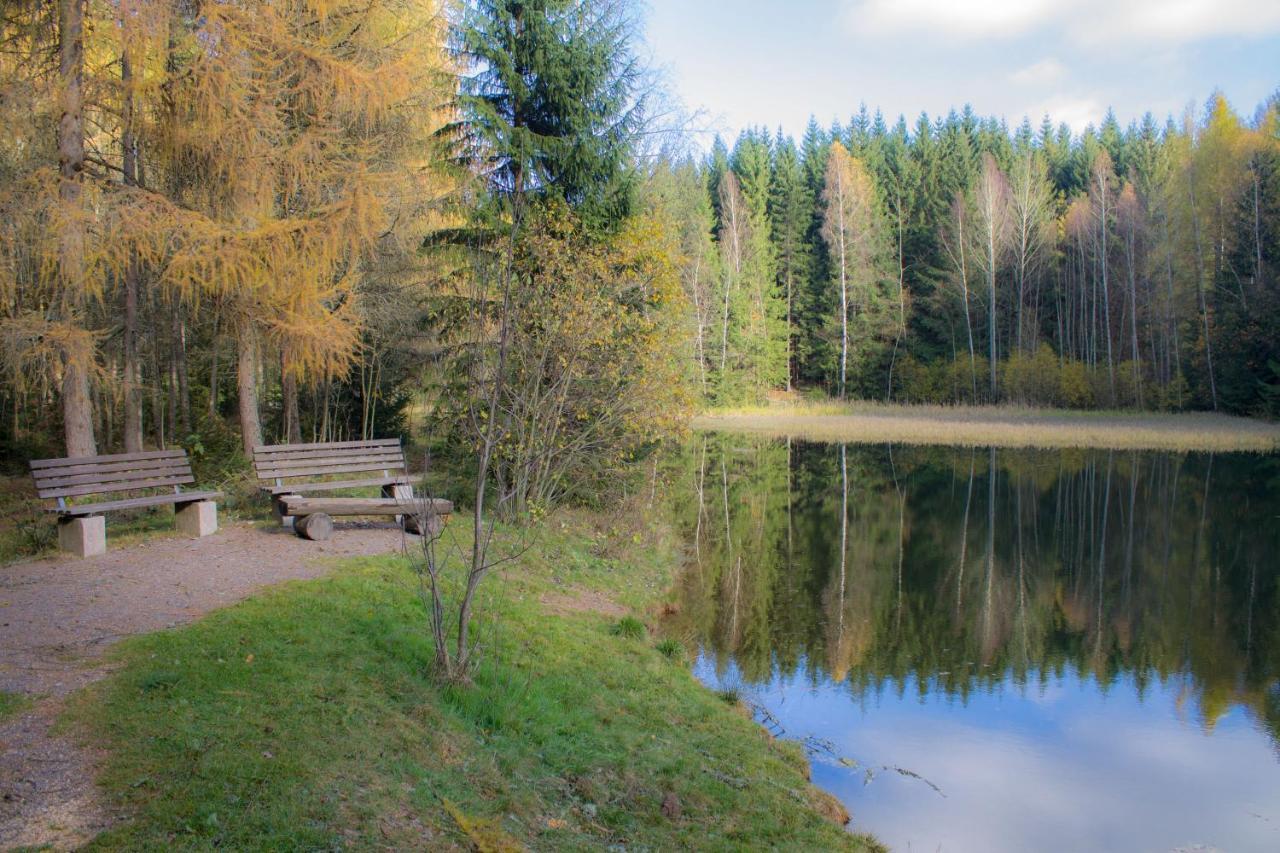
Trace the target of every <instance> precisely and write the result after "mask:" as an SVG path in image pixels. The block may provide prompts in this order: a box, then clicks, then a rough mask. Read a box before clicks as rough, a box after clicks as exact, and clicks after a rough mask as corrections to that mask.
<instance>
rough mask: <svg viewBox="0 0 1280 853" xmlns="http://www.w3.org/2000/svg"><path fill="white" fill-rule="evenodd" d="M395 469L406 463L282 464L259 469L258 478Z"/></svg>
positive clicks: (388, 461)
mask: <svg viewBox="0 0 1280 853" xmlns="http://www.w3.org/2000/svg"><path fill="white" fill-rule="evenodd" d="M395 469H400V470H403V469H404V463H403V462H401V461H399V460H386V461H382V462H351V463H344V464H333V465H297V466H290V467H283V466H282V467H278V468H268V469H266V470H259V471H258V478H259V479H262V480H267V479H275V478H276V477H281V478H284V477H319V476H322V475H325V474H356V473H359V472H361V471H390V470H395Z"/></svg>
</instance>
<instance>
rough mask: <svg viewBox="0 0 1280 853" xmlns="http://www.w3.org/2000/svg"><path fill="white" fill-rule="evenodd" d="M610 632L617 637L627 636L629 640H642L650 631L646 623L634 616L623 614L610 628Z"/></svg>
mask: <svg viewBox="0 0 1280 853" xmlns="http://www.w3.org/2000/svg"><path fill="white" fill-rule="evenodd" d="M609 633H611V634H613V635H614V636H615V637H625V638H626V639H628V640H642V639H644V638H645V636H646V635H647V634H648V633H649V629H648V628H646V627H645V624H644V623H643V622H641V621H640V620H639V619H637V618H636V617H634V616H623V617H622V618H621V619H619V620H618V621H617V622H615V623H613V625H612V626H611V627H610V628H609Z"/></svg>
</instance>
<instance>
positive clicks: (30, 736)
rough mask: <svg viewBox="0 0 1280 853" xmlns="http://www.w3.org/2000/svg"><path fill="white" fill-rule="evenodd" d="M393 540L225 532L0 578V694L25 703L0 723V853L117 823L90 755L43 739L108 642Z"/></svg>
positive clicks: (94, 673)
mask: <svg viewBox="0 0 1280 853" xmlns="http://www.w3.org/2000/svg"><path fill="white" fill-rule="evenodd" d="M108 533H109V531H108ZM403 538H404V537H403V534H402V533H401V532H400V530H399V528H398V527H395V526H393V525H389V524H361V523H353V524H343V525H336V526H335V531H334V535H333V538H332V539H330V540H328V541H327V542H308V541H305V540H302V539H299V538H297V537H296V536H294V535H293V534H292V533H290V532H288V531H285V530H283V529H274V530H263V529H261V528H255V527H253V526H252V525H249V524H236V525H231V526H229V527H226V528H224V529H222V530H220V531H219V532H218V533H216V534H214V535H213V536H209V537H206V538H204V539H199V540H190V539H179V538H174V539H156V540H153V541H151V542H148V543H145V544H141V545H136V546H132V547H128V548H122V549H120V550H113V551H108V552H107V553H106V554H105V555H103V556H101V557H93V558H90V559H87V560H79V559H75V558H61V557H60V558H51V559H46V560H38V561H32V562H27V563H18V564H15V565H11V566H6V567H3V568H0V689H2V690H7V691H10V692H15V693H22V694H25V695H27V696H28V697H30V698H31V699H32V700H33V704H32V705H31V706H30V707H28V708H27V709H26V710H25V711H24V712H23V713H21V714H18V715H17V716H15V717H11V718H9V719H7V720H5V721H4V722H0V849H4V850H8V849H10V848H14V847H24V846H40V845H48V846H51V847H53V848H55V849H60V850H61V849H69V848H73V847H76V846H79V845H80V844H83V843H84V842H86V841H88V840H89V839H91V838H92V837H93V836H94V835H96V834H97V833H98V832H101V831H102V830H103V829H105V828H106V827H108V826H110V825H111V824H112V822H113V821H114V820H116V819H118V817H119V816H118V815H114V814H112V813H111V812H110V810H109V808H108V807H107V805H106V804H105V803H104V802H103V800H102V798H101V797H100V796H99V795H98V792H97V789H96V788H95V786H94V784H93V767H94V763H95V760H96V756H95V755H94V754H92V752H91V751H89V750H88V749H86V748H84V747H82V746H81V745H78V744H76V743H75V742H74V741H73V740H71V739H69V738H67V737H64V736H58V735H55V734H53V732H52V731H51V729H52V726H53V723H54V721H55V720H56V719H57V717H58V714H59V712H60V710H61V708H62V704H63V702H64V701H65V699H66V697H67V696H68V694H70V693H71V692H72V691H74V690H76V689H78V688H80V687H83V686H85V685H86V684H89V683H91V682H93V681H96V680H98V679H100V678H102V677H104V676H105V675H107V674H108V673H109V672H110V669H109V668H108V666H107V665H106V664H105V662H104V661H103V653H104V652H105V651H106V649H108V648H109V647H110V646H111V645H112V644H113V643H114V642H115V641H116V640H119V639H120V638H122V637H126V636H129V635H131V634H142V633H147V632H149V631H157V630H161V629H164V628H171V627H173V626H175V625H181V624H184V623H187V622H191V621H193V620H195V619H197V618H199V617H200V616H202V615H204V614H206V613H208V612H209V611H211V610H215V609H217V608H219V607H223V606H225V605H227V604H231V603H233V602H236V601H239V600H240V599H243V598H245V597H247V596H248V595H250V594H251V593H253V592H254V591H255V590H257V589H259V588H261V587H263V586H267V585H269V584H274V583H279V582H281V581H286V580H293V579H296V578H313V577H318V576H320V575H323V574H325V573H326V572H327V571H329V569H330V568H331V567H332V562H333V560H332V558H338V557H351V556H361V555H370V554H385V553H389V552H393V551H398V550H400V549H401V548H402V546H403ZM108 547H110V540H109V539H108Z"/></svg>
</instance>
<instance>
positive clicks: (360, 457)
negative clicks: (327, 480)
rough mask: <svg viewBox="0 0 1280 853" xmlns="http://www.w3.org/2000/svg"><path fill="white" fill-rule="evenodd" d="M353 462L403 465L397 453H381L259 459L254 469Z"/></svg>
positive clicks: (263, 469) (267, 469) (402, 455)
mask: <svg viewBox="0 0 1280 853" xmlns="http://www.w3.org/2000/svg"><path fill="white" fill-rule="evenodd" d="M353 462H369V463H370V464H379V465H381V464H387V463H394V464H400V465H403V464H404V454H403V453H401V452H399V451H386V452H382V453H371V452H365V453H345V454H342V455H341V456H308V457H299V458H297V459H268V460H261V459H259V460H258V461H257V462H256V463H255V465H254V468H255V469H256V470H258V471H270V470H272V469H275V468H297V467H299V466H306V465H348V464H351V463H353Z"/></svg>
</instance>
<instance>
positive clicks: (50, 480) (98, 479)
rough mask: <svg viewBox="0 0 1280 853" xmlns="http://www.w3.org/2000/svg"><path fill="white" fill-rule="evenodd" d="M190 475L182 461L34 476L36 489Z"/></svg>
mask: <svg viewBox="0 0 1280 853" xmlns="http://www.w3.org/2000/svg"><path fill="white" fill-rule="evenodd" d="M182 475H186V476H190V475H191V466H190V465H188V464H186V463H185V462H183V463H182V464H180V465H175V464H173V463H168V464H166V465H164V466H163V467H156V468H147V469H145V470H142V471H133V470H130V471H105V472H98V473H93V474H73V475H70V476H58V477H36V478H35V480H36V488H37V489H54V488H58V487H60V486H78V485H81V484H83V483H104V484H105V483H119V482H129V481H130V480H148V479H154V478H156V477H177V476H182Z"/></svg>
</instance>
